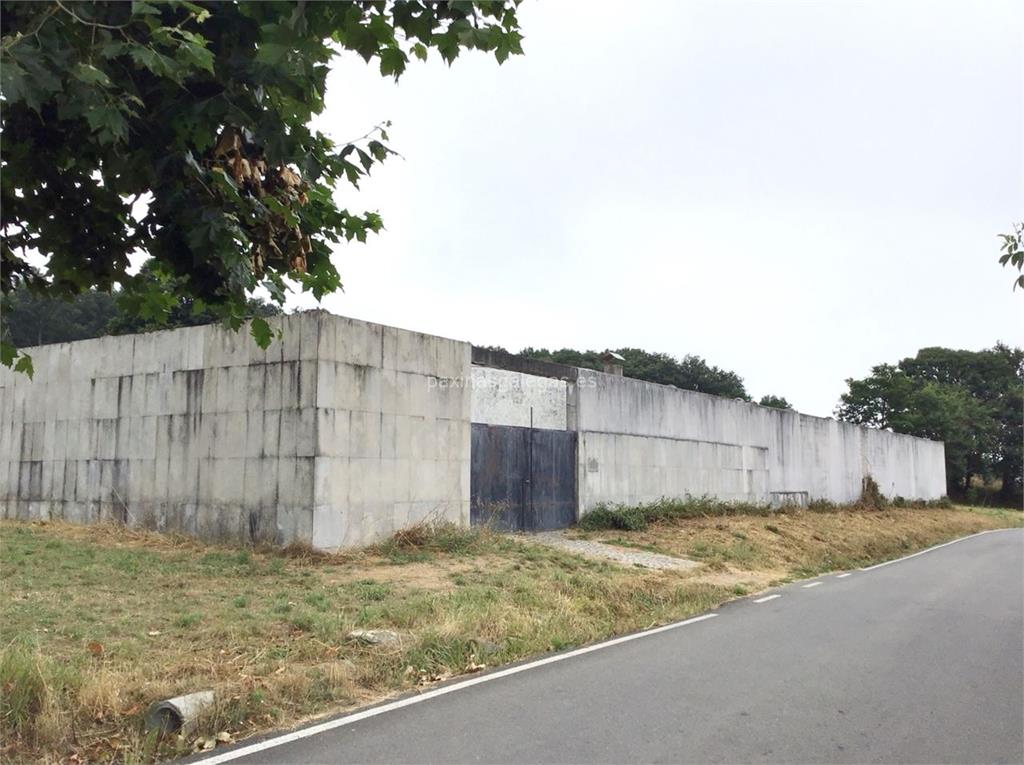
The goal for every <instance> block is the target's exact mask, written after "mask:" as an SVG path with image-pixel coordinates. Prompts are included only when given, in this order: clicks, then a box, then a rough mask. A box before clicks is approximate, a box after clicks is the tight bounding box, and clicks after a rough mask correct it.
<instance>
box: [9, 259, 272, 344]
mask: <svg viewBox="0 0 1024 765" xmlns="http://www.w3.org/2000/svg"><path fill="white" fill-rule="evenodd" d="M134 278H136V279H144V280H147V281H151V282H152V283H153V284H152V285H147V287H146V288H147V289H148V288H149V287H150V286H152V287H153V288H157V289H165V290H170V291H172V292H173V291H174V290H175V288H174V285H173V284H170V283H169V282H171V281H172V279H173V277H169V276H167V275H166V274H161V273H159V272H158V267H157V265H156V264H155V263H154V262H153V261H151V260H150V261H146V262H145V263H144V264H143V265H142V268H141V269H140V270H139V273H138V274H137V275H136V276H135V277H134ZM119 297H120V295H119V294H118V293H117V292H114V293H109V292H98V291H96V290H89V291H88V292H81V293H79V294H77V295H74V296H72V297H70V298H53V297H47V296H46V295H38V294H35V293H32V292H29V291H28V290H14V291H13V292H11V293H10V294H8V295H4V296H3V299H2V303H0V311H2V312H3V322H4V333H5V335H6V336H7V337H9V338H10V341H11V342H12V343H13V344H14V345H16V346H17V347H19V348H24V347H26V346H30V345H48V344H50V343H69V342H72V341H74V340H87V339H89V338H93V337H100V336H102V335H126V334H130V333H133V332H150V331H152V330H156V329H169V328H173V327H194V326H198V325H200V324H212V323H214V322H216V321H218V320H219V318H220V317H219V316H218V315H217V313H216V312H215V311H211V310H209V309H203V310H197V308H196V306H195V304H194V302H193V301H192V300H190V299H189V298H188V297H187V296H185V295H183V294H180V293H179V298H178V303H177V305H175V306H173V307H172V308H171V309H170V310H169V311H167V312H166V313H162V314H161V315H159V316H147V315H145V314H144V313H143V312H141V311H138V310H135V309H134V307H132V306H129V307H127V308H126V307H125V306H124V305H122V301H120V300H119V299H118V298H119ZM129 302H130V301H129ZM248 311H249V313H250V315H252V316H261V317H267V316H273V315H275V314H278V313H280V312H281V309H280V308H278V307H277V306H276V305H274V304H272V303H267V302H265V301H263V300H259V299H256V298H250V299H249V304H248Z"/></svg>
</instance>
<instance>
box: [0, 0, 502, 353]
mask: <svg viewBox="0 0 1024 765" xmlns="http://www.w3.org/2000/svg"><path fill="white" fill-rule="evenodd" d="M516 5H517V2H516V0H506V1H499V2H465V1H462V2H459V1H456V0H453V1H452V2H441V3H434V2H425V1H420V0H390V1H388V2H333V3H326V2H325V3H304V2H297V3H296V2H246V1H245V0H242V1H241V2H232V3H227V2H156V1H155V0H149V1H146V0H134V1H133V2H130V3H128V2H72V1H71V0H66V1H63V2H62V1H61V0H58V1H57V2H52V3H50V2H5V3H3V4H2V5H0V27H2V38H0V93H2V95H3V99H4V104H3V107H4V108H3V111H2V117H0V121H2V125H0V127H2V131H3V144H2V147H0V171H2V172H0V175H2V181H0V206H2V219H0V228H2V231H3V243H2V245H0V264H2V269H0V288H2V291H3V293H4V294H9V293H11V292H12V291H14V290H22V289H27V290H30V291H33V292H35V293H38V294H47V295H50V296H55V297H68V296H73V295H77V294H81V293H87V292H89V291H90V290H100V291H106V292H109V291H111V290H112V289H114V288H115V287H117V286H118V285H120V286H122V287H123V288H124V291H123V299H124V300H125V301H126V305H130V306H134V307H135V308H136V309H137V310H138V311H139V312H140V314H141V315H144V316H146V317H148V318H152V317H160V316H170V314H171V313H172V312H173V311H174V310H175V309H176V308H177V307H178V306H180V304H181V300H182V299H184V300H187V301H191V302H192V303H194V304H196V305H197V306H198V310H199V311H203V310H210V311H212V312H214V313H215V314H216V315H217V316H218V317H220V318H222V319H224V320H225V321H227V323H228V324H229V325H230V326H233V327H236V328H237V327H238V326H240V324H241V323H242V321H243V320H244V319H245V318H248V317H249V316H250V315H251V312H250V310H249V308H250V306H249V303H248V298H249V296H251V295H252V293H253V291H254V290H257V289H259V288H263V289H265V290H267V291H268V292H269V294H270V297H271V299H272V300H273V301H274V302H276V303H278V304H283V302H284V300H285V295H286V293H287V292H288V290H289V289H291V288H292V286H293V285H298V286H300V287H301V289H302V290H305V291H309V292H311V293H312V294H313V295H314V297H316V298H317V299H318V300H319V299H320V298H322V297H323V296H324V295H327V294H330V293H332V292H334V291H336V290H338V289H339V288H340V286H341V280H340V277H339V274H338V271H337V270H336V268H335V267H334V265H333V264H332V263H331V260H330V255H331V248H332V246H333V245H335V244H337V243H339V242H342V241H351V240H353V239H355V240H358V241H365V239H366V237H367V235H368V234H369V233H372V232H378V231H380V229H381V227H382V222H381V218H380V216H379V215H378V214H377V213H375V212H368V213H362V212H352V211H350V210H349V209H347V208H345V207H343V206H340V205H339V204H337V203H336V201H335V198H334V191H335V187H336V185H337V184H338V183H339V182H342V181H345V182H347V183H348V184H350V185H351V186H352V187H355V188H358V185H359V182H360V180H361V179H362V178H363V177H364V176H365V175H366V174H367V173H368V172H369V171H370V169H371V168H372V167H373V166H374V165H375V164H376V163H378V162H380V161H381V160H384V159H385V158H386V157H387V156H388V155H389V154H390V153H391V150H390V149H389V148H388V147H387V146H386V144H385V142H386V141H387V140H388V137H387V133H386V131H385V130H384V127H386V126H382V127H381V128H378V129H376V130H374V131H372V132H371V133H369V134H367V135H366V136H365V137H363V138H362V139H358V140H356V141H353V142H351V143H347V144H345V145H341V146H339V145H335V144H334V143H333V142H332V141H331V140H329V139H328V138H327V137H326V136H324V135H323V134H321V133H319V132H317V131H314V130H311V129H310V128H309V127H308V124H309V122H310V119H311V118H312V117H313V116H314V115H317V114H319V113H320V112H321V111H323V109H324V96H325V94H324V90H325V85H326V79H327V73H328V65H329V62H330V61H331V59H332V58H333V57H334V56H335V55H337V54H338V53H341V54H343V55H345V54H357V55H359V56H361V57H362V58H363V59H365V60H366V61H367V62H371V61H376V63H377V65H378V66H379V68H380V73H381V74H382V75H383V76H388V77H395V78H396V79H397V78H398V77H399V76H400V75H401V74H402V72H403V71H404V70H405V68H406V65H407V64H408V62H409V61H410V58H419V59H426V58H427V57H428V55H429V52H430V51H431V50H433V51H434V52H435V53H436V54H439V55H440V56H441V57H442V58H443V59H444V60H445V61H447V62H449V63H451V62H452V61H453V60H454V59H455V58H456V57H457V56H458V55H459V53H460V51H461V50H463V49H469V48H475V49H478V50H483V51H491V52H492V53H493V54H494V56H495V57H496V58H497V60H498V61H499V62H502V61H504V60H505V59H506V58H507V57H508V56H509V55H511V54H518V53H521V52H522V48H521V44H520V41H521V36H520V33H519V24H518V20H517V18H516V12H515V11H516ZM349 106H350V107H351V106H356V105H355V104H349ZM140 199H142V200H143V201H144V202H146V203H147V204H146V205H144V206H145V212H144V214H141V215H140V216H139V217H138V218H136V217H134V216H133V207H134V203H135V202H136V201H138V200H140ZM134 209H136V210H137V209H138V208H134ZM138 252H144V253H148V254H149V255H150V256H152V257H153V259H154V261H155V263H156V267H157V268H158V270H159V272H160V273H161V274H166V275H167V277H168V280H167V281H166V282H163V283H162V284H161V286H160V288H154V287H153V285H152V283H151V282H150V281H148V280H145V279H142V280H138V279H132V278H130V276H129V267H130V264H129V257H130V256H131V255H133V254H134V253H138ZM32 253H36V255H37V257H38V258H39V259H40V260H41V262H42V263H43V266H42V267H39V266H38V265H37V263H38V262H39V260H34V259H33V258H32V257H30V256H31V254H32ZM168 288H169V289H168ZM253 334H254V335H256V336H257V338H258V340H259V341H260V342H261V344H265V343H267V342H269V340H270V337H269V332H268V331H267V328H266V323H265V322H260V320H258V319H257V320H256V321H254V322H253ZM2 351H3V352H2V354H0V361H2V362H3V363H4V364H7V365H11V364H12V363H16V364H19V365H21V366H22V368H24V362H25V359H20V360H17V359H18V352H17V349H16V347H15V345H14V344H13V343H12V342H11V341H10V340H9V339H6V338H5V339H4V340H3V346H2ZM16 360H17V361H16Z"/></svg>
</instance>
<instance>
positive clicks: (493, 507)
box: [469, 424, 529, 531]
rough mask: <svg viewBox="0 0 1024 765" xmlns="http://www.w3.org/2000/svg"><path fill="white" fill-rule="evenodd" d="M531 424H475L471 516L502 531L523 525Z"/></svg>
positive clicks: (470, 485) (472, 442) (470, 471)
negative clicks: (520, 425)
mask: <svg viewBox="0 0 1024 765" xmlns="http://www.w3.org/2000/svg"><path fill="white" fill-rule="evenodd" d="M528 436H529V428H513V427H505V426H501V425H493V426H492V425H478V424H474V425H473V426H472V440H471V445H470V449H471V451H470V469H469V492H470V503H469V519H470V523H472V524H473V525H474V526H478V525H484V524H491V525H493V526H494V528H496V529H498V530H500V531H519V530H520V529H521V528H522V527H523V518H522V515H523V509H524V507H525V504H526V490H527V486H528V484H527V483H526V480H525V479H526V476H527V472H528V470H529V441H528Z"/></svg>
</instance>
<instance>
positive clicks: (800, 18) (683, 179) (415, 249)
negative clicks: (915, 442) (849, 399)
mask: <svg viewBox="0 0 1024 765" xmlns="http://www.w3.org/2000/svg"><path fill="white" fill-rule="evenodd" d="M520 17H521V22H522V28H523V32H524V34H525V36H526V39H525V42H524V48H525V51H526V55H525V56H522V57H517V58H515V59H513V60H510V61H508V62H507V63H506V64H505V65H504V66H498V65H497V64H496V63H495V61H494V59H493V58H491V57H489V56H485V55H483V54H475V53H471V54H463V56H464V57H463V58H460V59H459V60H458V61H457V62H456V63H455V65H454V66H453V67H452V68H450V69H449V68H448V67H447V66H445V65H444V64H443V63H442V62H441V61H440V59H439V58H438V57H436V56H434V57H432V59H431V61H430V62H428V63H427V64H419V63H414V64H411V65H410V68H409V70H408V71H407V72H406V74H405V75H404V76H403V78H402V80H401V81H400V83H399V84H397V85H396V84H394V83H393V82H392V81H391V80H384V79H382V78H381V77H380V75H379V74H378V73H377V71H376V70H375V69H374V68H372V67H368V66H366V65H364V64H363V63H362V61H361V60H359V59H356V60H355V61H352V60H351V58H350V59H348V60H345V61H342V60H339V61H338V64H337V66H336V67H335V69H334V70H333V72H332V75H331V78H330V84H329V90H328V105H329V106H328V109H327V111H326V113H325V115H324V116H323V119H322V120H321V121H320V122H319V123H318V125H319V127H320V128H321V129H323V130H325V132H328V133H329V134H331V135H332V136H333V137H335V138H336V139H338V140H339V141H343V140H348V139H352V138H354V137H356V136H358V135H362V134H363V133H364V132H366V130H367V129H368V128H369V127H371V126H372V125H373V124H374V123H376V122H380V121H383V120H385V119H390V120H392V121H393V123H394V124H393V127H392V129H391V138H392V141H391V143H392V146H393V147H394V148H395V149H397V150H398V151H400V152H401V153H402V154H403V155H404V157H405V159H404V160H403V159H393V160H390V161H389V162H388V163H386V164H385V165H384V166H382V167H381V168H379V169H378V170H377V171H375V174H374V176H373V178H371V179H370V180H369V181H368V182H367V183H365V184H364V190H363V192H362V193H356V192H354V191H352V190H350V189H348V188H344V189H341V190H340V191H339V195H338V196H339V199H340V200H341V202H342V203H343V204H344V205H345V206H348V207H349V208H351V209H353V210H363V209H371V210H372V209H378V210H380V212H381V214H382V215H383V217H384V222H385V225H386V226H387V230H386V231H385V232H383V234H382V235H381V236H379V237H377V238H375V239H373V240H371V242H370V243H368V244H366V245H348V246H345V247H342V248H339V251H338V253H337V255H336V260H335V262H336V264H337V265H338V267H339V269H340V271H341V273H342V277H343V280H344V282H345V290H346V291H345V293H344V294H340V295H337V296H334V297H331V298H329V299H327V300H325V307H326V308H328V309H329V310H331V311H333V312H335V313H339V314H343V315H347V316H354V317H358V318H363V319H368V320H371V321H377V322H382V323H385V324H391V325H396V326H400V327H406V328H410V329H416V330H420V331H424V332H431V333H435V334H440V335H445V336H448V337H455V338H459V339H464V340H469V341H472V342H474V343H477V344H494V345H503V346H505V347H507V348H508V349H510V350H513V351H514V350H518V349H520V348H521V347H523V346H526V345H532V346H535V347H548V348H559V347H563V346H570V347H576V348H595V349H599V350H600V349H604V348H609V347H611V348H614V347H619V346H624V345H629V346H637V347H641V348H645V349H648V350H651V351H664V352H667V353H671V354H673V355H676V356H682V355H684V354H687V353H695V354H698V355H701V356H703V357H705V358H706V359H707V360H708V361H709V362H710V363H713V364H716V365H718V366H722V367H724V368H727V369H731V370H734V371H736V372H737V373H739V374H740V375H741V376H742V377H743V379H744V381H745V382H746V385H747V389H748V390H749V391H750V393H751V394H752V395H754V396H755V397H760V396H761V395H762V394H765V393H775V394H778V395H783V396H786V397H787V398H788V399H789V400H790V401H791V402H792V403H793V404H794V405H795V406H796V407H797V408H798V409H800V410H801V411H805V412H809V413H811V414H818V415H829V414H831V412H832V409H833V407H834V406H835V404H836V401H837V399H838V397H839V395H840V393H841V392H842V391H843V390H844V389H845V386H844V383H843V380H844V378H846V377H850V376H857V377H859V376H863V375H864V374H866V373H867V372H868V371H869V369H870V367H871V366H872V365H873V364H876V363H879V362H882V361H896V360H898V359H900V358H902V357H904V356H907V355H912V354H913V353H914V352H916V350H917V349H918V348H921V347H924V346H928V345H945V346H950V347H956V348H971V349H978V348H982V347H987V346H990V345H992V344H993V343H995V341H996V340H999V339H1001V340H1003V341H1005V342H1010V343H1013V344H1018V345H1019V344H1021V343H1022V342H1024V339H1022V338H1024V331H1022V326H1024V325H1022V323H1021V309H1022V307H1024V296H1022V295H1021V294H1020V292H1019V291H1018V293H1017V294H1013V293H1012V292H1011V283H1012V277H1011V274H1010V272H1009V271H1006V270H1004V269H1001V268H1000V267H999V265H998V263H997V261H996V258H997V256H998V246H999V241H998V239H997V237H996V235H997V234H998V233H1000V232H1003V231H1008V230H1009V229H1010V224H1011V222H1012V221H1013V220H1015V219H1016V220H1019V219H1021V218H1022V217H1024V53H1022V51H1024V48H1022V45H1021V42H1022V33H1024V3H1020V2H1005V3H1000V2H963V3H935V2H928V3H924V2H922V3H909V2H893V1H891V0H886V1H884V2H828V3H826V2H820V3H809V2H792V3H791V2H722V1H721V0H714V1H713V2H711V1H708V2H653V1H651V0H647V1H645V2H638V3H637V4H636V5H635V6H633V8H632V10H630V12H628V13H626V12H625V10H624V8H623V5H622V4H621V3H616V4H603V3H599V2H592V1H588V2H582V1H580V2H569V1H567V0H558V2H553V1H552V0H546V1H544V2H539V1H535V0H527V2H526V3H524V5H523V6H522V8H521V13H520ZM435 59H436V60H435ZM298 302H299V304H302V305H308V304H309V303H308V302H307V301H306V300H305V299H303V300H301V301H298Z"/></svg>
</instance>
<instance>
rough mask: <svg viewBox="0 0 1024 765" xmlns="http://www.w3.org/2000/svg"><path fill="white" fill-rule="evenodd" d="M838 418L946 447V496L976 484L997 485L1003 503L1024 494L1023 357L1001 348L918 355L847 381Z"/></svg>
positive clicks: (929, 350) (935, 350)
mask: <svg viewBox="0 0 1024 765" xmlns="http://www.w3.org/2000/svg"><path fill="white" fill-rule="evenodd" d="M846 383H847V386H848V387H849V390H848V391H847V392H846V393H844V394H843V396H842V399H841V401H840V404H839V406H838V407H837V409H836V415H837V416H838V417H839V418H840V419H842V420H846V421H848V422H855V423H858V424H862V425H870V426H872V427H876V428H888V429H891V430H894V431H896V432H897V433H908V434H910V435H914V436H922V437H924V438H934V439H939V440H942V441H945V442H946V478H947V481H948V483H949V487H950V493H951V494H963V493H965V492H967V491H968V490H969V489H970V487H971V480H972V478H973V477H979V478H982V479H985V480H992V479H997V480H999V481H1000V482H1001V490H1000V493H1001V498H1002V499H1003V500H1004V501H1008V502H1009V501H1012V500H1014V499H1015V498H1016V497H1018V496H1019V495H1020V493H1021V479H1022V455H1021V444H1022V443H1024V397H1022V391H1024V351H1022V350H1021V349H1020V348H1011V347H1009V346H1006V345H1003V344H1001V343H998V344H996V345H995V347H993V348H989V349H986V350H982V351H958V350H951V349H948V348H923V349H921V350H920V351H918V353H917V355H916V356H914V357H912V358H906V359H903V360H902V361H900V362H899V364H897V365H895V366H893V365H891V364H880V365H878V366H876V367H873V368H872V370H871V375H870V376H868V377H866V378H864V379H862V380H852V379H851V380H847V381H846Z"/></svg>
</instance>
